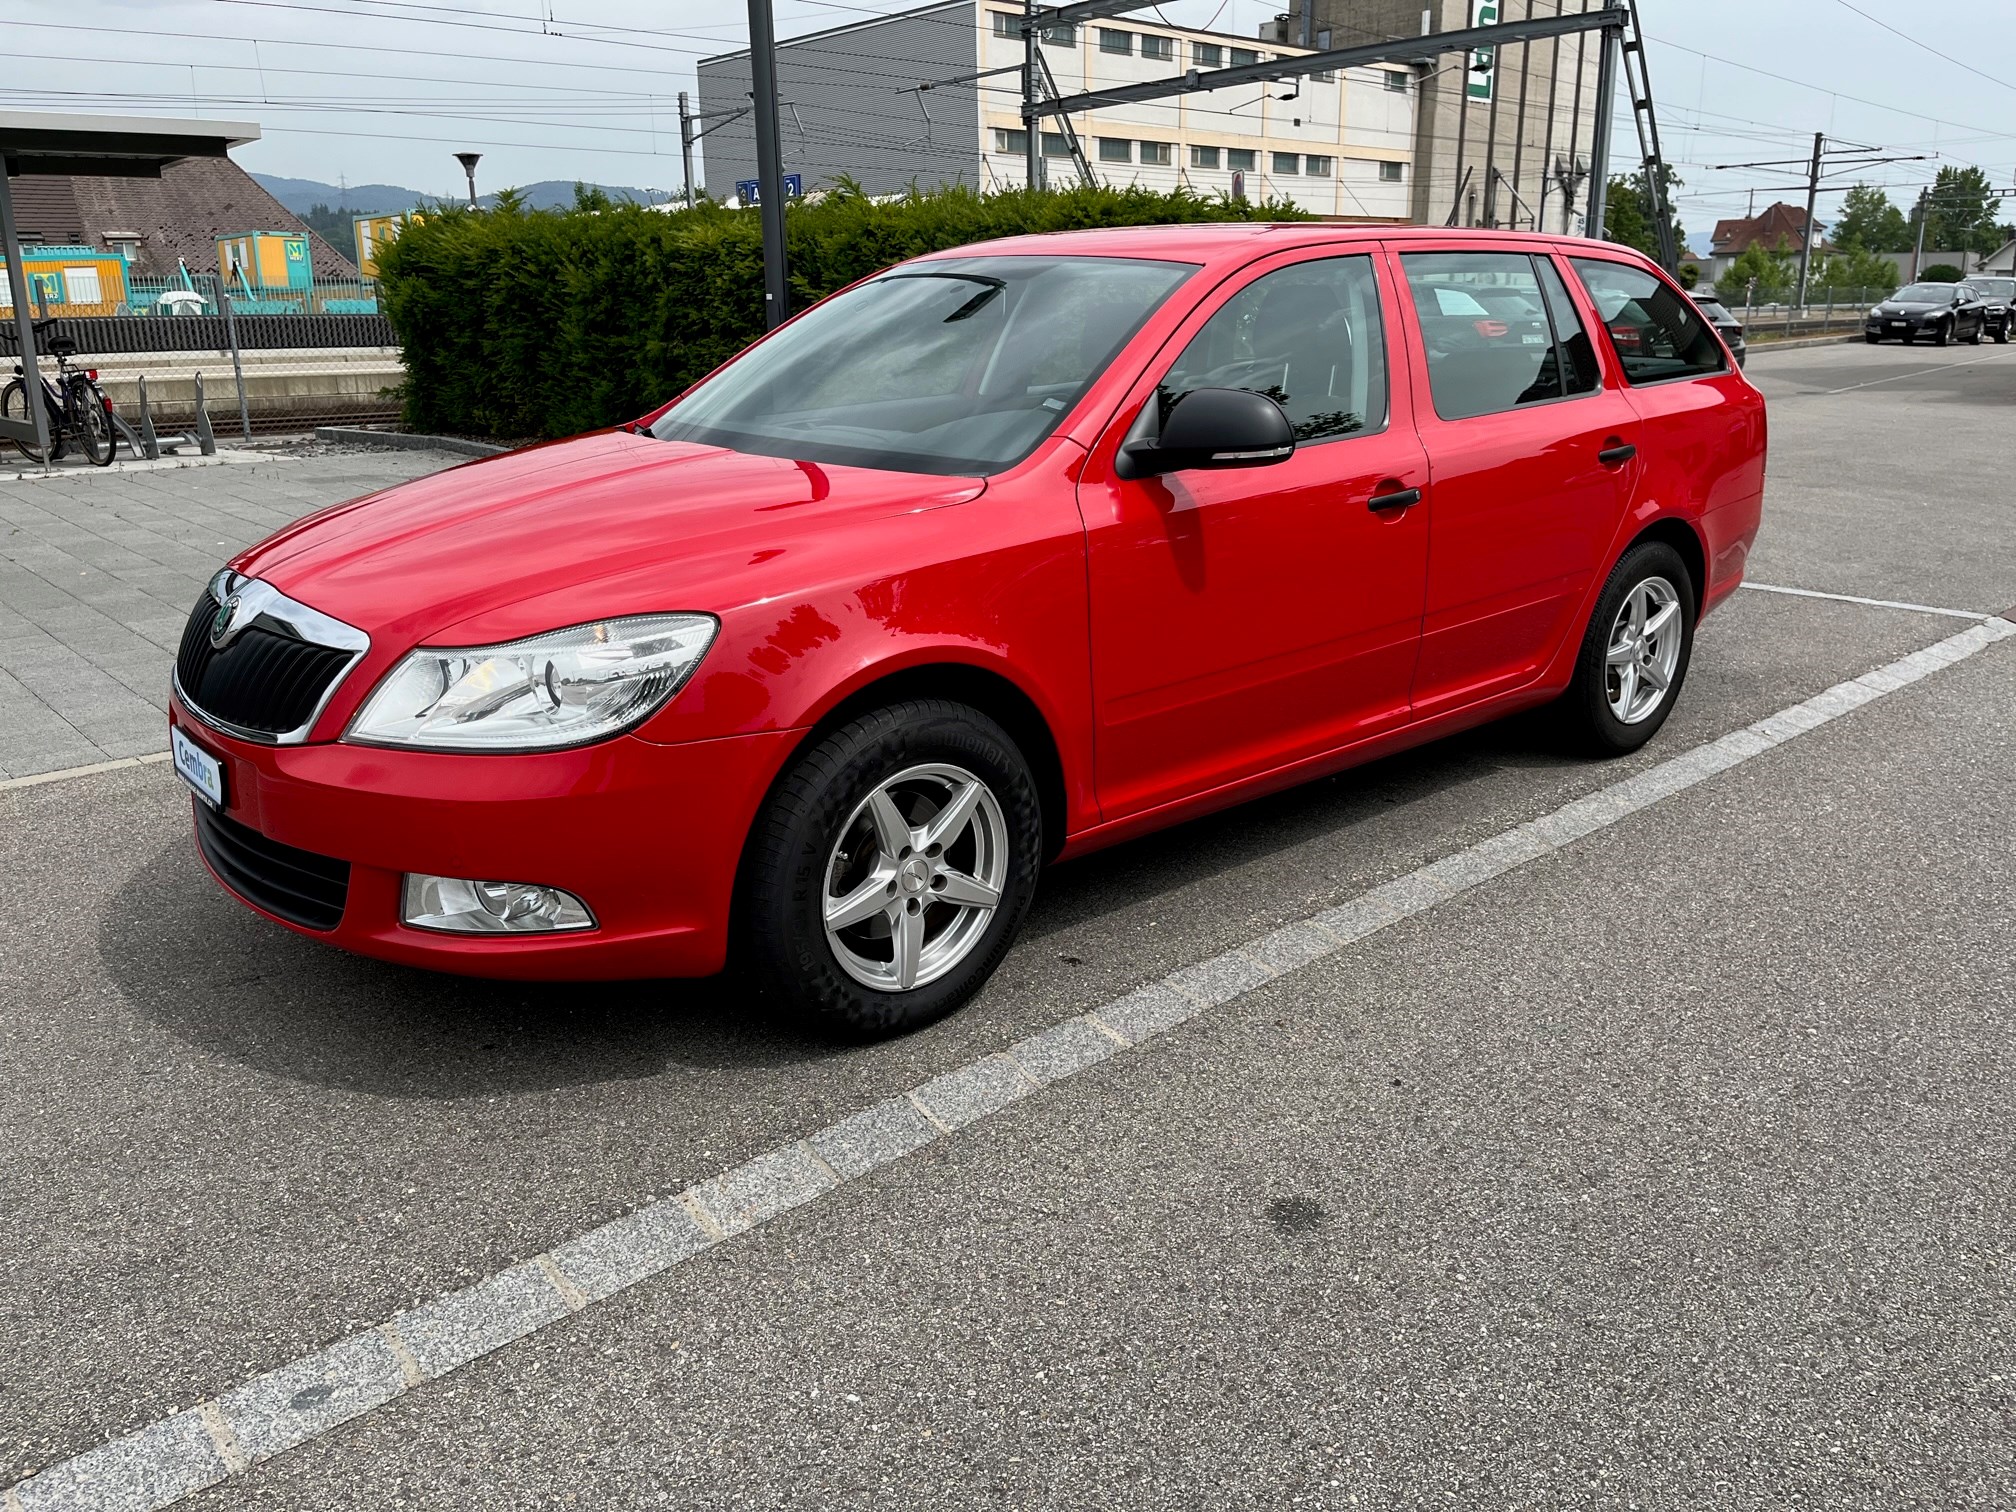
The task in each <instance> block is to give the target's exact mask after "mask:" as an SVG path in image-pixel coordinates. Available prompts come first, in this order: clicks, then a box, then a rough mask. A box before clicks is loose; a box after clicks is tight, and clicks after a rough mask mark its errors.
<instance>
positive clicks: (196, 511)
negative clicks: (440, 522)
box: [0, 448, 464, 779]
mask: <svg viewBox="0 0 2016 1512" xmlns="http://www.w3.org/2000/svg"><path fill="white" fill-rule="evenodd" d="M462 460H464V459H462V458H459V457H451V456H447V455H444V454H441V453H437V452H424V451H375V450H361V449H360V450H356V451H331V450H328V449H326V448H316V449H314V450H311V451H309V452H305V453H304V452H299V451H296V452H287V451H277V452H275V453H273V454H272V455H270V456H262V457H261V458H260V459H259V460H258V461H256V462H247V463H242V464H239V465H235V466H230V467H204V468H187V469H171V470H165V471H159V472H118V471H109V472H103V473H95V474H83V473H80V474H77V475H75V476H71V477H60V478H48V479H40V478H38V479H32V480H21V481H12V480H0V779H4V778H9V777H26V776H32V775H34V774H35V773H38V772H50V771H57V770H60V769H62V768H65V767H73V766H85V765H89V764H90V763H93V762H99V761H111V760H115V759H118V758H120V757H131V756H143V755H147V754H149V753H150V752H154V751H160V750H164V749H166V747H167V743H168V733H167V725H166V723H165V721H164V718H163V715H164V714H165V712H166V709H167V704H168V672H169V667H170V664H171V663H172V661H173V659H174V655H175V646H176V643H177V642H178V641H179V640H180V639H181V635H182V626H183V624H184V623H185V622H186V621H187V619H188V617H189V608H190V605H192V604H194V603H195V602H196V595H197V594H198V593H199V592H201V591H202V587H203V583H204V581H205V580H206V579H207V578H208V577H209V576H210V574H211V573H213V572H215V571H216V570H217V568H218V566H219V565H220V564H221V563H222V562H223V561H224V560H225V558H227V557H229V556H230V555H231V554H232V553H233V552H235V551H237V550H238V549H239V548H241V547H243V546H246V545H249V544H250V543H251V542H253V541H256V540H258V539H259V538H261V537H262V536H265V535H268V534H270V533H271V532H272V531H273V530H275V529H277V528H278V527H280V526H282V525H284V524H286V523H287V522H288V521H290V520H294V519H298V518H299V517H300V516H302V515H304V514H307V513H309V512H310V511H311V510H315V509H320V508H321V507H322V506H324V505H326V504H334V503H337V502H339V501H341V500H344V499H350V498H355V497H356V496H357V495H359V494H363V493H369V492H370V491H372V490H373V489H377V488H383V487H385V486H386V485H388V484H391V483H397V482H401V481H403V480H405V479H407V478H414V477H419V476H420V475H422V474H423V473H430V472H434V471H436V470H438V469H440V468H443V467H447V466H451V465H453V464H454V463H456V462H459V461H462Z"/></svg>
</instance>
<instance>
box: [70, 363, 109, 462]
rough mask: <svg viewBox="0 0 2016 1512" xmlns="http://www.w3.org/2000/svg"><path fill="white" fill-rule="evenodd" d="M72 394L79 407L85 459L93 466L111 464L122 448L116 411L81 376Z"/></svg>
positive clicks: (78, 412)
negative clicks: (115, 426) (115, 425)
mask: <svg viewBox="0 0 2016 1512" xmlns="http://www.w3.org/2000/svg"><path fill="white" fill-rule="evenodd" d="M70 397H71V400H72V401H73V402H74V403H75V404H76V406H77V430H78V436H79V439H80V440H82V442H83V443H84V457H85V460H86V461H88V462H90V463H91V465H92V466H93V467H110V466H111V465H112V458H113V456H114V454H115V453H117V452H118V450H119V433H118V432H117V431H115V430H113V429H112V412H111V410H110V409H108V408H107V407H106V404H105V396H104V395H103V394H101V393H99V392H98V390H97V389H95V388H93V387H92V386H91V384H90V383H88V382H86V381H85V380H83V379H79V380H78V381H77V383H76V384H75V385H74V386H73V387H72V388H71V390H70Z"/></svg>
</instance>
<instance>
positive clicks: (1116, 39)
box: [1099, 26, 1134, 58]
mask: <svg viewBox="0 0 2016 1512" xmlns="http://www.w3.org/2000/svg"><path fill="white" fill-rule="evenodd" d="M1099 51H1101V52H1102V53H1122V54H1125V55H1126V56H1127V57H1130V58H1131V57H1133V56H1134V33H1132V32H1130V31H1117V30H1115V29H1114V28H1113V27H1110V26H1102V27H1100V28H1099Z"/></svg>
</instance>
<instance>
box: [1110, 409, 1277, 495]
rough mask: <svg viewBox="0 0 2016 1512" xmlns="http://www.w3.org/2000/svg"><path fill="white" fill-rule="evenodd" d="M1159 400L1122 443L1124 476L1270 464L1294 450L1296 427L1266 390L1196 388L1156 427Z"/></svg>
mask: <svg viewBox="0 0 2016 1512" xmlns="http://www.w3.org/2000/svg"><path fill="white" fill-rule="evenodd" d="M1156 403H1157V401H1156V400H1154V399H1150V400H1149V402H1148V403H1147V404H1146V405H1145V406H1143V408H1142V412H1141V419H1140V421H1138V422H1137V423H1136V424H1135V426H1134V430H1133V432H1132V433H1131V434H1130V435H1129V436H1128V438H1127V440H1126V441H1125V442H1124V443H1122V445H1121V447H1120V454H1119V456H1118V457H1117V458H1116V459H1115V463H1114V471H1115V472H1117V473H1119V475H1120V476H1121V477H1123V478H1152V477H1156V476H1158V475H1160V474H1162V473H1172V472H1182V471H1184V470H1186V469H1188V468H1193V467H1213V468H1222V467H1267V466H1271V465H1272V464H1273V463H1276V462H1286V461H1287V460H1288V459H1289V458H1290V457H1291V456H1293V455H1294V453H1295V428H1294V427H1293V426H1292V425H1290V424H1289V423H1288V416H1287V415H1286V414H1285V413H1283V412H1282V409H1281V406H1280V405H1278V404H1276V403H1275V402H1274V401H1273V400H1272V399H1270V398H1268V397H1267V396H1266V395H1265V394H1256V393H1254V392H1253V391H1252V390H1251V389H1232V388H1203V389H1192V390H1191V391H1190V392H1189V393H1187V394H1185V395H1183V396H1182V397H1181V398H1179V399H1178V400H1177V401H1176V402H1175V404H1173V405H1171V406H1170V409H1169V418H1168V419H1167V420H1165V421H1163V422H1162V426H1161V431H1160V434H1157V433H1156V430H1155V411H1156Z"/></svg>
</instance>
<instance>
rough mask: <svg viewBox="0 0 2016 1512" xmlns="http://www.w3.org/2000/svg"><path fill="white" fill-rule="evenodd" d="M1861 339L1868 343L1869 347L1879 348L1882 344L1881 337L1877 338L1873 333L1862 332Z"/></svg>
mask: <svg viewBox="0 0 2016 1512" xmlns="http://www.w3.org/2000/svg"><path fill="white" fill-rule="evenodd" d="M1862 339H1863V340H1864V341H1866V342H1868V343H1869V345H1871V346H1881V345H1882V343H1883V338H1882V337H1881V336H1878V335H1877V334H1876V333H1875V332H1874V331H1864V332H1863V333H1862Z"/></svg>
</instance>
